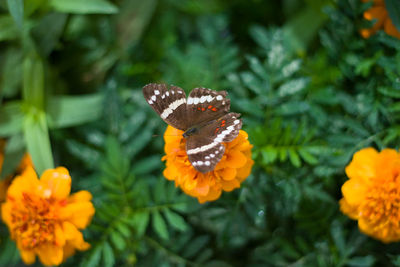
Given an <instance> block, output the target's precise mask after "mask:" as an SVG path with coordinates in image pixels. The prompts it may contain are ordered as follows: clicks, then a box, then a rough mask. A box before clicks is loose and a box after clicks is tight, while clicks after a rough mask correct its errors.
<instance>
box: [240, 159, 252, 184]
mask: <svg viewBox="0 0 400 267" xmlns="http://www.w3.org/2000/svg"><path fill="white" fill-rule="evenodd" d="M253 164H254V161H253V160H252V159H248V160H247V163H246V165H245V166H244V167H242V168H240V169H238V170H237V174H236V176H237V177H238V178H239V181H240V182H242V181H243V180H245V179H246V178H247V177H248V176H249V175H250V173H251V168H252V167H253Z"/></svg>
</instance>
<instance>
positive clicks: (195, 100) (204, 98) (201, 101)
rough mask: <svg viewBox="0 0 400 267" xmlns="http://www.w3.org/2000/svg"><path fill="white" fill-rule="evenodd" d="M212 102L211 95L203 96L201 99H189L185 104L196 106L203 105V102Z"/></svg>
mask: <svg viewBox="0 0 400 267" xmlns="http://www.w3.org/2000/svg"><path fill="white" fill-rule="evenodd" d="M213 100H214V97H213V96H212V95H203V96H201V97H189V98H188V102H187V103H188V105H192V104H195V105H196V104H198V103H201V104H203V103H205V102H208V103H211V101H213Z"/></svg>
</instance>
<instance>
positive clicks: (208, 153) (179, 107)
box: [143, 83, 242, 173]
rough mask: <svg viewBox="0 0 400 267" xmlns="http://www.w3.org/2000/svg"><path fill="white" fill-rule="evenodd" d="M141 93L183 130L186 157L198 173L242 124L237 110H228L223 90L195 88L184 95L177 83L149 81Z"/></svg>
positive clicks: (215, 158) (218, 154)
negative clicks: (187, 95) (166, 83)
mask: <svg viewBox="0 0 400 267" xmlns="http://www.w3.org/2000/svg"><path fill="white" fill-rule="evenodd" d="M143 95H144V97H145V98H146V100H147V102H148V103H149V104H150V106H151V107H152V108H153V109H154V110H155V111H156V112H157V113H158V114H159V115H160V117H161V118H162V119H163V120H164V121H165V122H166V123H168V124H169V125H171V126H172V127H174V128H177V129H179V130H182V131H184V133H183V137H184V138H185V139H186V153H187V155H188V158H189V161H190V162H191V164H192V165H193V167H194V168H195V169H196V170H198V171H200V172H202V173H207V172H210V171H212V170H214V168H215V166H216V164H217V163H218V162H219V161H220V160H221V158H222V155H223V154H224V151H225V146H224V145H223V144H222V143H223V142H230V141H232V140H233V139H235V138H236V136H237V135H238V134H239V130H240V128H241V126H242V121H241V119H239V117H240V114H238V113H233V112H229V108H230V100H229V99H227V98H226V96H227V93H226V92H225V91H220V92H217V91H214V90H211V89H207V88H195V89H193V90H192V91H191V93H190V94H189V97H188V98H187V99H186V94H185V92H184V91H183V90H182V89H181V88H179V87H177V86H170V88H168V87H167V85H165V84H154V83H152V84H148V85H146V86H144V87H143Z"/></svg>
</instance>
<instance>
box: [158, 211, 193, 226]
mask: <svg viewBox="0 0 400 267" xmlns="http://www.w3.org/2000/svg"><path fill="white" fill-rule="evenodd" d="M164 215H165V217H166V218H167V221H168V223H169V224H170V225H171V226H172V227H174V228H175V229H177V230H180V231H186V230H187V229H188V225H187V224H186V222H185V220H184V219H183V218H182V216H180V215H179V214H177V213H175V212H172V211H171V210H169V209H164Z"/></svg>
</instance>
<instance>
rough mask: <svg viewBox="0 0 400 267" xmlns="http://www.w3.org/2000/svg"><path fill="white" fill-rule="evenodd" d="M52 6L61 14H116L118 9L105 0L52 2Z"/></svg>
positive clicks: (62, 0) (53, 0)
mask: <svg viewBox="0 0 400 267" xmlns="http://www.w3.org/2000/svg"><path fill="white" fill-rule="evenodd" d="M50 5H51V6H52V7H53V8H54V9H55V10H57V11H59V12H64V13H73V14H114V13H117V12H118V8H117V7H116V6H115V5H114V4H112V3H110V2H108V1H105V0H85V1H82V0H68V1H65V0H50Z"/></svg>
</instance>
